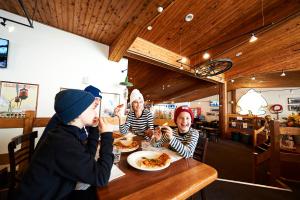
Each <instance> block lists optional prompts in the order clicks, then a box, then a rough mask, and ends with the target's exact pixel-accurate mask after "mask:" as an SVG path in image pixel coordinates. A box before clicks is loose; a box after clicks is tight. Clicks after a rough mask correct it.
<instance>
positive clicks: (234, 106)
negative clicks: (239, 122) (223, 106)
mask: <svg viewBox="0 0 300 200" xmlns="http://www.w3.org/2000/svg"><path fill="white" fill-rule="evenodd" d="M231 101H232V104H231V113H232V114H236V90H231Z"/></svg>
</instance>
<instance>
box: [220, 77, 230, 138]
mask: <svg viewBox="0 0 300 200" xmlns="http://www.w3.org/2000/svg"><path fill="white" fill-rule="evenodd" d="M219 97H220V109H219V123H220V130H221V137H222V138H226V137H227V135H226V134H227V129H228V118H227V102H228V100H227V82H225V83H219Z"/></svg>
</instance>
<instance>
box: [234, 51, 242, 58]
mask: <svg viewBox="0 0 300 200" xmlns="http://www.w3.org/2000/svg"><path fill="white" fill-rule="evenodd" d="M242 54H243V52H241V51H240V52H238V53H236V54H235V56H236V57H239V56H241V55H242Z"/></svg>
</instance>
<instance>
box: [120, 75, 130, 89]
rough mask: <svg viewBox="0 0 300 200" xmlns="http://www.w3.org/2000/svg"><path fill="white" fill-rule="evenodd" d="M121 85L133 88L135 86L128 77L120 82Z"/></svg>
mask: <svg viewBox="0 0 300 200" xmlns="http://www.w3.org/2000/svg"><path fill="white" fill-rule="evenodd" d="M120 85H124V86H126V87H132V86H133V84H132V83H131V82H129V81H128V76H126V78H125V80H124V81H123V82H120Z"/></svg>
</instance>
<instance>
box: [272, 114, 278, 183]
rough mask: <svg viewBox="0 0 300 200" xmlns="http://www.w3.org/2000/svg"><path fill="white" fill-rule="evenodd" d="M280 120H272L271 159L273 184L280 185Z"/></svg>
mask: <svg viewBox="0 0 300 200" xmlns="http://www.w3.org/2000/svg"><path fill="white" fill-rule="evenodd" d="M279 125H280V124H279V121H274V120H272V121H271V126H270V131H271V159H270V180H271V185H273V186H278V182H277V179H278V178H279V176H280V130H279Z"/></svg>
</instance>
